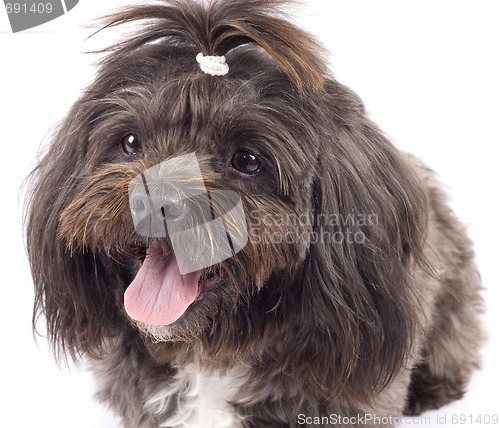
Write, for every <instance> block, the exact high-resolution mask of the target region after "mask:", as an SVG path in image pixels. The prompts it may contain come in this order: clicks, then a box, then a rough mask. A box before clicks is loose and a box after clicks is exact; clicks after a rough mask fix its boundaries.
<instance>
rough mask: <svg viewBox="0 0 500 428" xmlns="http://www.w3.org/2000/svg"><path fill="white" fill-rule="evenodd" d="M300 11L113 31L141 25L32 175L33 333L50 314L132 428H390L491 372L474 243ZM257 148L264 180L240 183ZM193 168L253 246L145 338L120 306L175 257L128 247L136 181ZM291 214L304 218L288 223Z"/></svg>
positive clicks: (184, 4) (147, 9) (134, 238)
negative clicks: (150, 264)
mask: <svg viewBox="0 0 500 428" xmlns="http://www.w3.org/2000/svg"><path fill="white" fill-rule="evenodd" d="M285 4H286V1H283V0H280V1H271V0H229V1H222V0H214V1H211V2H209V3H208V4H199V3H196V2H191V1H180V0H179V1H178V0H171V1H168V2H167V1H162V2H160V3H157V4H154V5H147V6H139V7H136V8H132V9H130V10H126V11H124V12H122V13H120V14H118V15H114V16H111V17H109V18H107V22H106V26H108V27H109V26H116V25H122V24H126V23H129V22H135V21H140V22H141V23H144V24H145V25H144V26H143V27H142V30H141V31H140V32H137V33H135V34H134V35H132V36H130V37H129V38H128V39H127V40H125V41H123V42H121V43H118V44H116V45H114V46H112V47H111V48H110V49H109V55H107V56H106V58H105V59H104V60H103V61H102V63H101V65H100V68H99V71H98V73H97V76H96V78H95V81H94V82H93V83H92V84H91V85H90V86H89V87H88V88H87V90H86V91H85V92H84V93H83V95H82V96H81V98H80V99H79V100H78V101H77V102H76V103H75V105H74V106H73V108H72V109H71V111H70V112H69V114H68V116H67V117H66V119H65V120H64V121H63V122H62V124H61V125H60V127H59V129H58V131H57V133H56V135H55V137H54V140H53V143H52V145H51V147H50V148H49V149H48V151H47V152H46V154H45V155H44V156H43V158H42V160H41V161H40V163H39V165H38V166H37V168H36V170H35V171H34V173H33V186H32V191H31V193H30V199H29V207H28V211H27V247H28V251H29V258H30V262H31V268H32V273H33V279H34V283H35V289H36V300H35V310H34V314H35V315H34V320H35V322H36V320H37V318H38V317H39V316H40V315H43V316H44V317H45V319H46V322H47V327H48V335H49V337H50V339H51V341H52V343H53V345H54V349H55V352H56V353H57V355H59V356H62V355H64V354H66V355H70V356H72V357H73V358H75V359H80V358H84V359H85V360H87V361H91V365H92V367H93V369H94V372H95V374H96V379H97V382H98V385H99V392H98V397H99V399H100V400H102V401H103V402H106V403H107V404H108V405H109V406H110V407H111V408H112V409H113V410H114V411H115V412H116V413H117V415H119V416H120V417H121V419H122V420H123V424H124V426H125V427H128V428H132V427H133V428H136V427H143V428H153V427H158V426H176V427H177V426H179V427H182V426H204V427H207V426H214V427H221V426H242V427H290V426H299V424H300V426H309V425H311V424H313V423H314V422H318V423H317V425H315V426H335V422H334V420H333V418H330V416H332V415H333V416H335V415H339V416H344V417H358V415H364V414H369V415H377V416H378V417H387V418H386V419H384V420H382V419H380V420H376V421H375V422H373V423H372V424H370V423H369V422H367V423H366V425H369V426H379V427H389V426H393V421H391V420H390V419H388V417H389V416H392V417H398V416H401V415H402V414H403V413H406V414H419V413H420V412H422V411H425V410H426V409H431V408H437V407H439V406H442V405H443V404H446V403H447V402H449V401H451V400H454V399H457V398H460V397H461V396H462V394H463V393H464V391H465V388H466V385H467V381H468V379H469V376H470V373H471V370H473V369H474V368H476V367H477V366H478V347H479V344H480V340H481V336H482V334H481V331H480V327H479V324H478V313H479V312H480V309H481V299H480V297H479V295H478V290H479V288H480V279H479V275H478V273H477V271H476V268H475V265H474V262H473V251H472V247H471V243H470V241H469V239H468V238H467V237H466V235H465V231H464V227H463V226H462V225H461V224H460V223H459V221H458V220H457V219H456V217H455V215H454V214H453V213H452V212H451V211H450V209H449V208H448V206H447V204H446V201H445V198H444V196H443V194H442V192H441V190H440V186H439V184H438V182H437V181H436V178H435V177H434V175H433V173H432V171H430V170H429V169H428V168H426V167H425V166H424V165H422V164H421V162H420V161H418V160H417V159H415V158H413V157H411V156H409V155H406V154H404V153H401V152H399V151H398V150H397V149H396V148H395V147H393V145H392V144H391V143H390V142H389V141H388V140H387V139H386V138H385V137H384V135H383V134H382V133H381V132H380V131H379V130H378V129H377V127H376V126H375V125H374V124H373V123H372V122H370V120H369V119H368V118H367V116H366V113H365V110H364V107H363V104H362V102H361V101H360V99H359V98H358V97H357V96H356V95H355V94H354V93H353V92H351V91H350V90H349V89H347V88H346V87H344V86H342V85H341V84H340V83H339V82H337V81H336V80H335V79H334V78H333V77H332V75H331V74H330V73H329V72H328V70H327V69H326V67H325V62H324V60H323V58H322V53H323V51H322V49H321V47H320V46H319V45H318V43H317V42H316V41H315V40H314V39H313V38H312V37H311V36H309V35H308V34H306V33H304V32H303V31H301V30H300V29H298V28H296V27H295V26H293V25H292V24H290V23H289V22H288V21H287V20H286V19H285V18H284V15H283V13H282V10H281V8H282V7H283V6H285ZM199 52H203V53H204V54H205V55H225V56H226V59H227V63H228V65H229V73H228V74H227V75H225V76H209V75H207V74H204V73H203V72H202V71H201V70H200V68H199V66H198V64H197V62H196V60H195V57H196V55H197V54H198V53H199ZM130 133H134V134H135V135H137V136H138V138H139V141H140V143H138V144H139V145H138V146H137V148H138V150H137V151H136V152H133V153H128V152H124V150H123V147H122V144H121V141H122V139H123V136H124V135H127V134H130ZM241 151H244V152H248V153H252V154H254V155H255V156H257V157H258V159H259V161H260V162H261V164H262V169H261V170H260V171H258V172H256V173H253V174H247V173H244V172H241V171H239V170H238V169H237V168H234V165H233V166H232V162H231V159H232V156H233V154H234V153H236V152H241ZM191 152H195V153H196V154H197V157H198V160H199V162H200V166H201V170H202V171H203V175H204V177H203V181H204V184H205V186H206V188H207V189H210V190H214V191H215V190H217V189H223V190H230V191H233V192H236V193H237V194H239V195H240V196H241V198H242V201H243V205H244V208H245V212H246V214H247V222H248V225H247V226H248V230H249V232H250V239H249V242H248V243H247V245H246V246H245V248H244V249H243V250H242V251H241V252H239V253H238V254H236V255H235V256H234V257H232V258H230V259H228V260H225V261H224V262H222V263H220V264H219V265H217V266H214V267H211V268H208V269H206V270H205V271H204V273H203V274H202V277H201V279H200V295H199V297H198V299H197V301H196V302H195V303H194V304H193V305H192V307H190V308H188V310H187V311H186V313H185V314H184V315H183V316H182V317H181V318H180V319H179V320H178V321H177V322H175V323H173V324H171V325H169V326H165V327H161V326H160V327H158V326H156V327H153V326H148V325H141V323H137V322H135V321H133V320H132V319H131V318H129V317H128V316H127V314H126V312H125V310H124V304H123V296H124V292H125V290H126V288H127V286H128V284H130V283H131V281H132V280H133V278H134V275H135V274H136V272H137V270H138V268H139V266H140V263H141V261H142V260H143V259H144V255H145V253H146V252H147V251H150V250H151V249H153V248H154V249H155V251H161V252H163V254H168V253H169V252H171V243H170V241H169V240H168V238H149V239H148V238H144V237H141V236H139V235H138V234H137V233H136V232H135V231H134V226H133V224H132V219H131V214H130V207H129V202H128V193H127V191H128V185H129V183H130V181H131V180H132V178H133V177H135V175H137V174H138V173H141V172H142V171H144V170H145V169H146V168H149V167H151V166H153V165H156V164H158V163H160V162H162V161H164V160H168V159H171V158H173V157H176V156H180V155H183V154H187V153H191ZM292 218H295V219H297V218H300V219H302V220H303V219H304V218H307V221H279V220H280V219H292ZM264 219H265V220H266V221H264ZM269 220H272V221H269ZM270 237H273V239H269V238H270ZM276 237H282V238H285V237H292V238H293V239H275V238H276ZM349 237H351V239H349ZM353 238H356V239H353ZM301 415H302V416H301ZM306 416H307V417H309V418H310V419H305V417H306ZM311 418H318V419H316V420H314V419H311ZM189 424H191V425H189ZM196 424H198V425H196ZM343 426H359V425H358V422H356V423H355V422H349V423H346V424H344V425H343Z"/></svg>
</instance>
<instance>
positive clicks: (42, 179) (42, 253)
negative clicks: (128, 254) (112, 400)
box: [25, 101, 123, 358]
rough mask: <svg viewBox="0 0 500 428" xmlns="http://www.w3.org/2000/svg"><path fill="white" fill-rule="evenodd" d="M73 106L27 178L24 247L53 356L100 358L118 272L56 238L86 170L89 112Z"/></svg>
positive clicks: (111, 320)
mask: <svg viewBox="0 0 500 428" xmlns="http://www.w3.org/2000/svg"><path fill="white" fill-rule="evenodd" d="M87 110H88V109H86V108H85V106H84V103H83V102H81V101H80V102H77V103H76V104H75V105H74V107H73V109H72V110H71V111H70V113H69V114H68V117H67V119H66V120H65V121H64V122H63V123H62V124H61V126H60V128H59V130H58V131H57V132H56V135H55V137H54V139H53V141H52V145H51V147H50V149H49V150H48V152H47V153H46V154H45V155H44V156H43V158H42V160H41V161H40V163H39V164H38V166H37V167H36V169H35V170H34V171H33V173H32V175H31V177H30V180H31V181H30V184H31V186H30V189H29V193H28V199H27V209H26V213H25V216H26V218H25V222H26V242H27V251H28V256H29V261H30V265H31V270H32V276H33V280H34V285H35V307H34V315H33V323H34V328H35V330H36V324H37V320H38V318H39V316H40V315H44V316H45V318H46V322H47V334H48V336H49V338H50V339H51V341H52V344H53V348H54V350H55V351H56V354H57V355H59V356H62V355H63V354H64V353H69V354H70V355H72V356H73V357H74V358H76V357H78V356H79V355H80V354H82V353H90V354H98V352H99V347H100V345H101V343H102V341H103V340H104V339H105V338H106V337H109V336H110V335H111V334H112V333H113V329H114V327H115V326H116V325H117V323H119V319H118V312H119V311H118V310H117V308H116V303H115V298H114V294H113V293H114V292H115V290H116V287H115V284H116V283H117V282H118V281H119V278H120V276H121V275H123V273H122V272H120V271H119V270H118V269H119V268H117V267H115V266H116V265H117V264H116V263H109V260H108V259H107V258H106V257H104V256H101V255H99V254H96V253H92V252H86V251H84V250H74V251H70V250H68V249H67V247H66V244H65V242H63V241H62V240H61V239H59V237H58V227H59V222H60V216H61V213H62V211H63V210H64V209H65V208H66V206H67V205H68V204H69V203H70V202H71V201H72V199H73V197H74V192H75V191H76V190H75V182H76V180H77V179H78V176H79V175H80V174H82V171H83V170H84V168H85V167H86V164H87V159H86V147H87V146H88V129H87V127H86V126H88V125H87V124H88V122H89V117H90V116H88V115H89V112H88V111H87Z"/></svg>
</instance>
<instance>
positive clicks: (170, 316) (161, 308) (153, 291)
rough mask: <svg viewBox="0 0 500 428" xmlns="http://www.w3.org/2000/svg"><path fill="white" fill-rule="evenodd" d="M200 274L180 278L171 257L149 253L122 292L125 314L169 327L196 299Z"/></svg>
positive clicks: (174, 260)
mask: <svg viewBox="0 0 500 428" xmlns="http://www.w3.org/2000/svg"><path fill="white" fill-rule="evenodd" d="M200 274H201V272H200V271H196V272H191V273H188V274H186V275H181V273H180V271H179V265H178V264H177V260H176V258H175V256H174V255H173V254H171V255H169V256H167V257H165V256H163V255H162V254H161V253H160V252H159V251H151V252H150V253H148V254H147V255H146V258H145V259H144V262H143V263H142V266H141V267H140V268H139V271H138V272H137V275H136V277H135V279H134V280H133V281H132V283H131V284H130V285H129V286H128V288H127V290H126V291H125V296H124V299H125V302H124V303H125V310H126V311H127V314H128V315H129V316H130V317H131V318H133V319H134V320H136V321H141V322H144V323H147V324H152V325H167V324H172V323H173V322H175V321H177V320H178V319H179V318H180V317H181V316H182V314H184V312H186V309H187V308H188V306H189V305H191V303H193V302H194V300H195V299H196V296H197V294H198V281H199V280H200Z"/></svg>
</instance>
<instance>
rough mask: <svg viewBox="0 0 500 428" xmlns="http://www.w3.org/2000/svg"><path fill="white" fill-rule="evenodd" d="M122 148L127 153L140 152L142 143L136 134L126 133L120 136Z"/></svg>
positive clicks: (134, 153)
mask: <svg viewBox="0 0 500 428" xmlns="http://www.w3.org/2000/svg"><path fill="white" fill-rule="evenodd" d="M122 149H123V151H124V152H125V153H126V154H127V155H137V154H139V153H142V143H141V141H140V140H139V137H138V136H137V134H132V133H131V134H127V135H125V136H124V137H123V138H122Z"/></svg>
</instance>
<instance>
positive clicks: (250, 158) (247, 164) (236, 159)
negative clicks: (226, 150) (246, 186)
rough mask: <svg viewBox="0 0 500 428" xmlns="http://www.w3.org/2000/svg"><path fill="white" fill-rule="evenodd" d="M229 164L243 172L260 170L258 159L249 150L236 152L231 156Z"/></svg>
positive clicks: (260, 165)
mask: <svg viewBox="0 0 500 428" xmlns="http://www.w3.org/2000/svg"><path fill="white" fill-rule="evenodd" d="M231 166H232V167H233V168H234V169H236V170H237V171H240V172H243V173H244V174H257V173H258V172H260V171H261V170H262V162H261V161H260V159H259V158H258V157H257V156H255V155H254V154H252V153H249V152H236V153H235V154H234V155H233V157H232V158H231Z"/></svg>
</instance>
